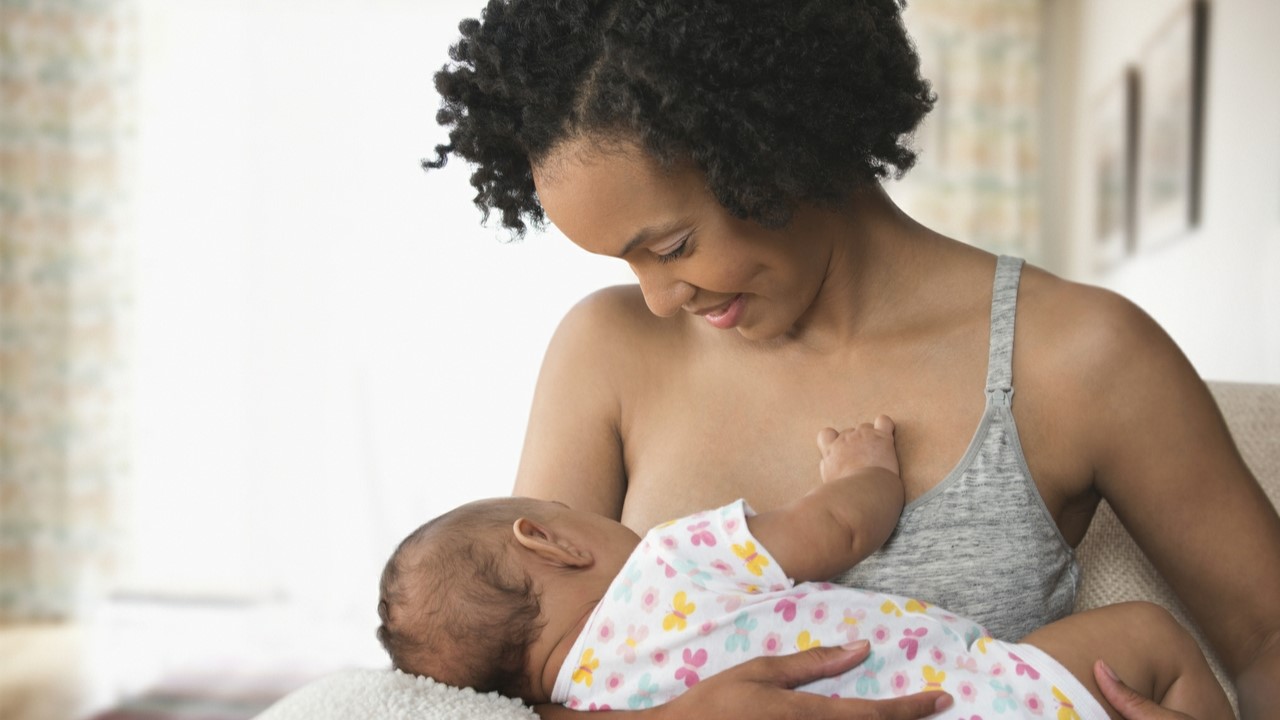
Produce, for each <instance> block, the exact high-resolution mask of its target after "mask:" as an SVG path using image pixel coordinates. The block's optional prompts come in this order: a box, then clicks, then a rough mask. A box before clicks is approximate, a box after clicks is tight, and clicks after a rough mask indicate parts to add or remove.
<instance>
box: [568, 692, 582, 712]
mask: <svg viewBox="0 0 1280 720" xmlns="http://www.w3.org/2000/svg"><path fill="white" fill-rule="evenodd" d="M564 706H565V707H567V708H569V709H571V710H576V709H577V708H580V707H582V698H580V697H578V696H577V695H570V696H569V700H568V701H567V702H565V704H564Z"/></svg>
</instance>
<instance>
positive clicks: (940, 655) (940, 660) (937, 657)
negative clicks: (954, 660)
mask: <svg viewBox="0 0 1280 720" xmlns="http://www.w3.org/2000/svg"><path fill="white" fill-rule="evenodd" d="M929 657H930V658H932V659H933V663H934V664H935V665H945V664H946V663H947V656H946V653H944V652H942V650H941V649H940V648H931V649H930V650H929Z"/></svg>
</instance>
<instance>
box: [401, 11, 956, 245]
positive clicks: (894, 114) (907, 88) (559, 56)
mask: <svg viewBox="0 0 1280 720" xmlns="http://www.w3.org/2000/svg"><path fill="white" fill-rule="evenodd" d="M904 4H905V0H901V1H900V0H696V1H692V0H490V2H489V5H488V7H486V8H485V10H484V11H483V14H482V19H481V20H475V19H468V20H464V21H463V22H462V23H461V24H460V25H459V30H460V31H461V33H462V37H461V38H460V39H459V40H458V41H457V43H456V44H454V45H453V46H452V48H451V49H450V53H449V55H450V58H452V60H453V63H451V64H447V65H445V66H444V67H443V68H442V69H441V70H440V71H439V72H437V73H436V75H435V83H436V88H437V89H438V90H439V92H440V94H441V96H442V97H443V104H442V107H441V109H440V111H439V113H438V114H437V116H436V119H437V121H438V122H439V123H440V124H441V125H443V126H446V127H450V128H451V129H450V131H449V142H448V144H444V145H438V146H437V147H436V159H435V160H423V161H422V164H423V167H424V168H439V167H442V166H443V165H444V164H445V163H446V162H447V161H448V158H449V156H450V155H457V156H461V157H462V158H464V159H466V160H468V161H470V162H472V163H474V164H475V166H476V167H475V169H474V172H473V174H472V176H471V184H472V185H473V186H474V187H475V188H476V190H477V194H476V196H475V204H476V206H477V207H479V208H480V209H481V211H482V212H483V213H484V217H485V219H486V220H487V219H488V217H489V214H490V212H491V211H492V210H497V211H499V212H500V213H501V217H502V223H503V225H504V226H506V227H507V228H509V229H510V230H511V231H513V233H514V234H515V235H516V236H520V235H523V234H524V232H525V229H526V224H525V221H526V220H528V221H530V222H532V223H533V224H534V225H535V226H541V225H543V224H545V220H546V217H545V215H544V213H543V210H542V206H541V204H540V203H539V201H538V197H537V193H536V191H535V189H534V184H533V175H532V166H533V165H534V164H537V163H539V162H540V161H541V160H543V159H544V158H546V157H547V155H548V154H549V153H550V152H551V151H552V150H554V149H555V148H556V146H557V145H558V144H559V143H560V142H562V141H564V140H566V139H569V138H574V137H584V136H585V137H591V138H593V139H597V140H604V141H622V142H630V143H636V144H638V145H639V146H640V147H642V148H644V149H645V150H646V151H648V152H649V153H650V154H651V155H652V156H653V157H654V158H656V159H657V160H658V161H659V162H660V163H662V164H663V165H664V166H670V165H671V164H672V163H674V162H678V161H692V162H693V163H694V164H696V166H697V167H698V168H699V169H701V170H702V171H703V172H704V173H705V174H706V178H707V186H708V187H709V189H710V190H711V191H712V192H713V193H714V194H715V196H716V198H717V199H718V200H719V202H720V203H721V204H722V205H723V206H724V207H725V208H726V209H727V210H728V211H729V212H730V213H732V214H733V215H735V216H737V217H739V218H749V219H752V220H755V221H757V222H759V223H761V224H764V225H766V226H770V227H778V226H781V225H785V224H786V223H787V221H788V220H789V219H790V217H791V213H792V210H793V209H794V207H795V206H796V204H797V203H816V204H826V205H837V204H839V203H841V202H842V201H844V200H845V199H847V198H848V197H849V195H850V194H851V193H852V192H853V191H854V190H856V189H858V188H859V187H862V186H865V185H867V184H870V183H873V182H878V181H879V180H881V179H883V178H885V177H888V176H890V175H893V176H895V177H898V176H901V175H902V173H904V172H905V171H906V170H908V169H909V168H910V167H911V166H912V165H913V164H914V163H915V159H916V153H915V151H914V150H913V149H912V147H911V145H910V142H911V134H912V133H913V132H914V130H915V128H916V126H917V125H918V124H919V122H920V120H921V119H922V118H923V117H924V116H925V114H927V113H928V112H929V110H930V109H931V108H932V107H933V103H934V100H935V95H934V93H933V92H932V90H931V89H930V86H929V83H928V82H927V81H925V80H924V79H923V78H921V77H920V62H919V58H918V56H917V55H916V52H915V48H914V46H913V44H912V42H911V40H910V38H909V37H908V35H907V32H906V29H905V28H904V27H903V24H902V16H901V15H902V6H903V5H904Z"/></svg>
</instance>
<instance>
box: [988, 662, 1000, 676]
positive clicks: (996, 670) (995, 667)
mask: <svg viewBox="0 0 1280 720" xmlns="http://www.w3.org/2000/svg"><path fill="white" fill-rule="evenodd" d="M987 674H989V675H991V676H992V677H1001V676H1002V675H1004V665H1001V664H1000V663H994V664H992V666H991V670H989V671H988V672H987Z"/></svg>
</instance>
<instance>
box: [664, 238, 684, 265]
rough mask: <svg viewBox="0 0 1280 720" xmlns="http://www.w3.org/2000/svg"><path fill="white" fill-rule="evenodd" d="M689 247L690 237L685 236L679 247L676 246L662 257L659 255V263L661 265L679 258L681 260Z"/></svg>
mask: <svg viewBox="0 0 1280 720" xmlns="http://www.w3.org/2000/svg"><path fill="white" fill-rule="evenodd" d="M688 247H689V236H688V235H685V236H684V237H683V238H681V239H680V244H679V245H676V246H675V247H674V248H671V250H670V251H668V252H666V253H663V254H662V255H659V256H658V262H660V263H669V262H673V261H675V260H676V259H677V258H679V257H680V256H681V255H683V254H684V251H685V249H686V248H688Z"/></svg>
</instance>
